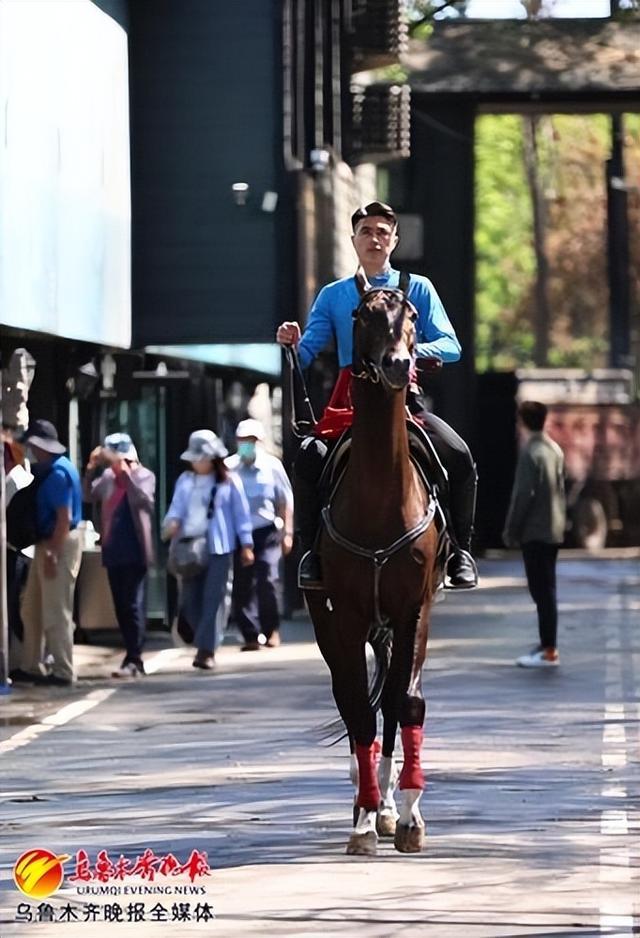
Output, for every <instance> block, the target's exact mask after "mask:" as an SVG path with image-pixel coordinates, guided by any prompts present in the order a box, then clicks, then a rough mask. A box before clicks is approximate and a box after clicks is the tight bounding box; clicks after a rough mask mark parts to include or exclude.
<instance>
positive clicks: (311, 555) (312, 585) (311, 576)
mask: <svg viewBox="0 0 640 938" xmlns="http://www.w3.org/2000/svg"><path fill="white" fill-rule="evenodd" d="M298 587H299V589H301V590H321V589H324V584H323V582H322V567H321V566H320V557H319V556H318V554H316V552H315V551H313V550H308V551H307V552H306V553H305V554H303V555H302V557H301V559H300V563H299V564H298Z"/></svg>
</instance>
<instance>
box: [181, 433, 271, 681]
mask: <svg viewBox="0 0 640 938" xmlns="http://www.w3.org/2000/svg"><path fill="white" fill-rule="evenodd" d="M226 455H227V449H226V447H225V446H224V444H223V443H222V441H221V440H220V439H219V438H218V437H217V436H216V434H215V433H214V432H213V431H212V430H195V431H194V432H193V433H192V434H191V435H190V437H189V444H188V446H187V448H186V450H185V451H184V452H183V453H182V455H181V457H180V458H181V459H183V460H184V461H185V462H189V463H191V469H190V470H187V471H186V472H183V473H182V475H181V476H179V477H178V479H177V481H176V484H175V488H174V491H173V498H172V499H171V504H170V505H169V510H168V511H167V514H166V516H165V519H164V522H163V537H164V538H165V539H167V540H168V539H171V542H172V544H171V548H170V552H169V559H170V561H171V559H172V555H173V558H174V560H173V568H174V569H173V572H175V573H176V575H178V576H180V580H181V599H180V613H179V614H180V615H181V616H182V617H183V618H184V619H185V620H186V621H187V623H188V624H189V625H190V626H191V628H192V630H193V633H194V645H195V646H196V649H197V651H196V655H195V658H194V659H193V666H194V668H199V669H201V670H204V671H210V670H212V669H213V668H214V667H215V653H216V649H217V648H218V646H219V644H220V642H221V641H222V635H221V634H220V632H219V630H218V628H217V627H216V620H217V614H218V609H219V607H220V604H221V603H222V602H223V600H224V596H225V593H226V588H227V580H228V577H229V571H230V569H231V562H232V558H233V552H234V550H235V547H236V543H238V542H239V544H240V563H241V564H243V565H250V564H252V563H253V550H252V547H253V538H252V536H251V516H250V514H249V506H248V504H247V500H246V497H245V494H244V490H243V488H242V483H241V482H240V480H239V479H238V477H237V476H235V475H234V474H232V473H230V472H229V470H228V469H227V467H226V465H225V462H224V457H225V456H226ZM179 544H182V546H184V547H186V548H187V553H188V552H190V553H191V555H192V563H191V565H190V567H189V569H187V567H186V566H183V567H180V566H179V565H178V563H177V560H176V558H177V557H178V546H179ZM196 545H198V546H196ZM183 554H184V551H183Z"/></svg>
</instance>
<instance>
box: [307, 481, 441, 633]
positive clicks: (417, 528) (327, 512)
mask: <svg viewBox="0 0 640 938" xmlns="http://www.w3.org/2000/svg"><path fill="white" fill-rule="evenodd" d="M437 507H438V503H437V501H436V500H435V498H431V499H430V500H429V504H428V505H427V512H426V514H425V516H424V518H422V520H421V521H419V522H418V524H416V525H414V526H413V527H412V528H410V529H409V530H408V531H405V533H404V534H403V535H402V536H401V537H399V538H397V539H396V540H395V541H393V543H391V544H389V546H388V547H382V548H379V549H378V550H371V549H370V548H367V547H362V546H361V545H360V544H356V543H355V542H354V541H350V540H349V539H348V538H346V537H343V536H342V534H340V532H339V531H338V530H337V529H336V527H335V525H334V523H333V521H332V519H331V505H327V506H326V508H323V509H322V521H323V522H324V526H325V528H326V529H327V534H328V535H329V537H330V538H331V540H332V541H333V542H334V543H335V544H337V545H338V547H342V548H344V550H347V551H349V553H351V554H356V555H357V556H358V557H365V558H366V559H367V560H372V561H373V605H374V615H375V621H376V625H382V624H383V620H382V616H381V615H380V575H381V573H382V568H383V566H384V565H385V563H386V562H387V560H389V558H390V557H393V555H394V554H395V553H397V552H398V551H399V550H401V549H402V548H403V547H407V546H408V545H409V544H411V543H412V542H413V541H415V540H417V538H419V537H420V535H421V534H424V532H425V531H426V530H427V528H429V527H430V526H431V524H432V523H433V519H434V518H435V515H436V510H437Z"/></svg>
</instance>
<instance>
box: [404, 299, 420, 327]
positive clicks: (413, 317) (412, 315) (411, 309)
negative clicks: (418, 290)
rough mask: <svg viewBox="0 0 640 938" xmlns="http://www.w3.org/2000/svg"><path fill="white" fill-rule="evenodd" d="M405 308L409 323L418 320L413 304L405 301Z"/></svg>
mask: <svg viewBox="0 0 640 938" xmlns="http://www.w3.org/2000/svg"><path fill="white" fill-rule="evenodd" d="M405 306H406V307H407V309H408V311H409V319H410V320H411V322H415V321H416V319H417V318H418V310H417V309H416V308H415V306H414V305H413V303H411V302H410V301H409V300H405Z"/></svg>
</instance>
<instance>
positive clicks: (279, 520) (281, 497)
mask: <svg viewBox="0 0 640 938" xmlns="http://www.w3.org/2000/svg"><path fill="white" fill-rule="evenodd" d="M264 439H265V431H264V427H263V426H262V424H261V423H260V421H259V420H253V419H248V420H242V421H240V423H239V424H238V427H237V429H236V440H237V444H238V451H237V453H235V454H234V455H233V456H230V457H229V459H228V460H227V465H228V467H229V468H230V469H232V470H233V471H234V472H236V473H237V474H238V476H239V477H240V479H241V480H242V487H243V488H244V491H245V495H246V496H247V501H248V502H249V510H250V512H251V525H252V530H253V552H254V556H255V561H254V563H253V564H251V565H250V566H249V565H244V566H243V564H242V554H241V552H239V551H236V554H235V563H234V575H233V594H232V604H233V612H234V617H235V620H236V622H237V624H238V627H239V629H240V631H241V632H242V635H243V638H244V645H243V646H242V649H241V650H242V651H257V650H259V649H260V648H261V647H262V646H263V645H267V646H268V647H269V648H276V647H277V646H278V645H279V644H280V610H279V608H278V595H277V585H278V580H279V568H280V560H281V558H282V556H283V555H285V556H286V555H287V554H289V553H290V551H291V548H292V546H293V492H292V490H291V483H290V482H289V477H288V476H287V472H286V470H285V468H284V466H283V465H282V463H281V462H280V460H279V459H278V457H277V456H274V455H273V454H272V453H269V452H267V450H266V449H265V447H264Z"/></svg>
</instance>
